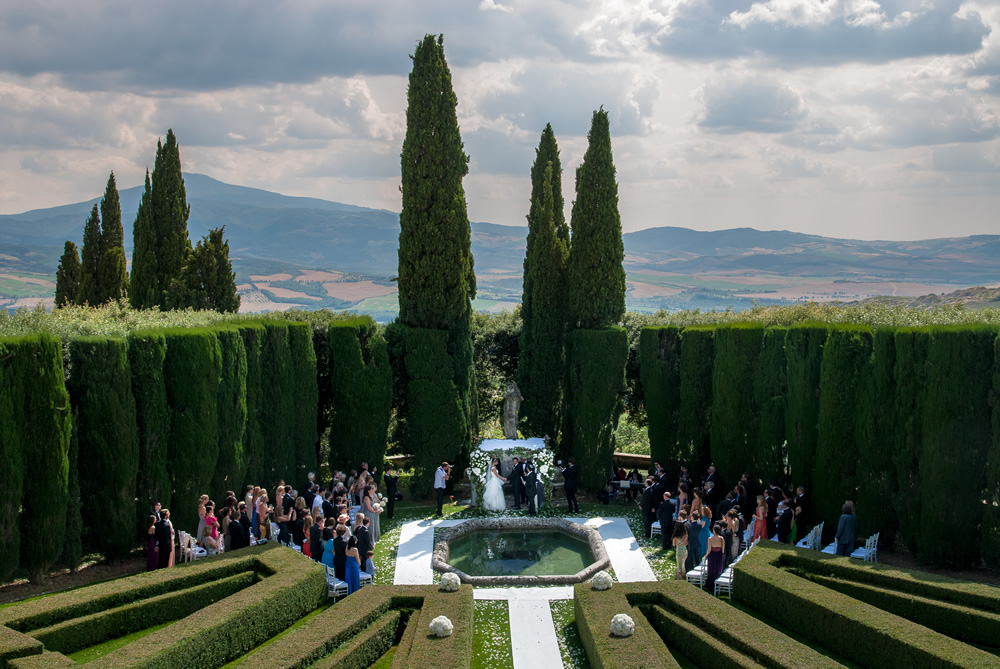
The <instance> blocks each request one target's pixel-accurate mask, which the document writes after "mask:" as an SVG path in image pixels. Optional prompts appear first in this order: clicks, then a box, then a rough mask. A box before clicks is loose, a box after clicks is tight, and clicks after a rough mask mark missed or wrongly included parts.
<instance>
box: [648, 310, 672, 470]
mask: <svg viewBox="0 0 1000 669" xmlns="http://www.w3.org/2000/svg"><path fill="white" fill-rule="evenodd" d="M680 353H681V340H680V330H679V329H678V328H677V327H665V328H643V329H642V332H641V333H640V335H639V359H640V367H639V371H640V375H641V379H642V388H643V394H644V397H645V406H646V416H647V417H648V420H649V452H650V456H651V457H652V459H653V461H659V462H660V463H662V464H663V466H664V467H665V468H667V470H668V471H674V470H676V469H677V466H678V465H679V464H680V459H681V458H680V453H678V448H677V414H678V411H679V410H680V405H681V395H680Z"/></svg>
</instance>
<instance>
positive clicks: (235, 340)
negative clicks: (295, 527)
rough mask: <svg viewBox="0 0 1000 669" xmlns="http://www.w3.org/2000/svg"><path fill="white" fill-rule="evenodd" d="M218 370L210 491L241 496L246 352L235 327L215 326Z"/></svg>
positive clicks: (244, 458) (243, 459)
mask: <svg viewBox="0 0 1000 669" xmlns="http://www.w3.org/2000/svg"><path fill="white" fill-rule="evenodd" d="M215 336H216V338H218V340H219V354H220V370H221V375H220V377H219V392H218V395H217V398H218V399H217V401H216V407H217V411H218V420H219V457H218V459H217V460H216V463H215V467H214V469H215V475H214V476H213V477H212V488H211V490H212V492H213V493H214V494H216V495H221V494H222V493H223V492H224V491H225V490H232V491H234V492H235V493H236V494H237V496H238V497H239V496H241V495H242V488H243V477H244V471H245V469H246V456H245V453H244V451H243V435H244V434H245V433H246V425H247V352H246V347H245V346H244V345H243V338H242V337H241V336H240V332H239V331H238V330H236V329H235V328H227V327H220V328H216V330H215Z"/></svg>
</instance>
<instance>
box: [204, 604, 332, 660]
mask: <svg viewBox="0 0 1000 669" xmlns="http://www.w3.org/2000/svg"><path fill="white" fill-rule="evenodd" d="M331 606H332V603H330V604H324V605H323V606H320V607H319V608H318V609H316V610H315V611H312V612H311V613H307V614H306V615H305V616H304V617H302V618H299V619H298V620H297V621H295V623H294V624H293V625H292V626H291V627H289V628H288V629H286V630H282V631H281V632H280V633H279V634H277V635H275V636H273V637H271V638H270V639H268V640H267V641H265V642H264V643H262V644H261V645H259V646H257V647H256V648H254V649H253V650H251V651H250V652H249V653H247V654H246V655H244V656H242V657H239V658H237V659H235V660H233V661H232V662H230V663H229V664H226V665H223V667H222V669H229V668H230V667H235V666H236V665H238V664H241V663H243V662H247V661H250V662H253V661H254V655H255V654H256V653H257V652H258V651H260V650H261V649H262V648H266V647H267V646H269V645H271V644H272V643H274V642H275V641H277V640H278V639H280V638H281V637H283V636H285V635H286V634H289V633H290V632H292V631H293V630H295V629H297V628H298V627H300V626H302V625H304V624H306V623H307V622H309V621H310V620H312V619H313V618H315V617H316V616H318V615H319V614H321V613H323V612H324V611H326V610H327V609H328V608H330V607H331Z"/></svg>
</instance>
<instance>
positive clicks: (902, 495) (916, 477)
mask: <svg viewBox="0 0 1000 669" xmlns="http://www.w3.org/2000/svg"><path fill="white" fill-rule="evenodd" d="M894 339H895V344H896V370H895V371H896V373H895V377H896V391H897V394H896V416H897V420H898V431H897V441H896V448H895V449H894V450H893V456H892V459H893V465H894V467H895V470H896V481H897V486H896V490H895V493H894V494H893V497H892V502H893V506H894V507H895V509H896V517H897V518H898V519H899V531H900V534H901V535H902V537H903V540H904V541H905V542H906V546H907V548H909V549H910V551H911V552H916V550H917V541H918V540H919V538H920V507H921V504H920V498H921V496H922V495H923V493H924V491H923V490H922V489H921V487H920V450H921V442H922V439H923V435H922V432H923V423H924V421H923V407H924V394H925V393H926V392H927V383H928V378H927V355H928V352H929V351H930V343H931V338H930V333H929V332H928V331H926V330H923V329H920V328H900V329H898V330H896V334H895V337H894Z"/></svg>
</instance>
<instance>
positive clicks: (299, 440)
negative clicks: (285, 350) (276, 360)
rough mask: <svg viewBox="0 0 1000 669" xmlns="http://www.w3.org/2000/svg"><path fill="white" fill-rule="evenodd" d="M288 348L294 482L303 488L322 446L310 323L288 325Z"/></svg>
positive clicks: (314, 353) (314, 469) (312, 470)
mask: <svg viewBox="0 0 1000 669" xmlns="http://www.w3.org/2000/svg"><path fill="white" fill-rule="evenodd" d="M288 347H289V350H290V351H291V356H292V374H293V384H294V385H293V395H292V400H293V402H294V406H293V407H292V408H293V424H292V440H293V443H294V444H295V473H294V474H293V477H294V478H293V479H292V480H294V481H296V483H298V484H299V485H301V482H302V481H305V480H306V474H307V473H308V472H315V471H316V463H317V451H318V446H319V441H318V440H319V432H318V431H317V429H316V404H317V403H318V402H319V396H318V393H319V390H318V388H317V387H316V351H315V350H314V349H313V333H312V327H310V325H309V324H308V323H289V324H288ZM372 409H374V407H372ZM383 439H384V436H383ZM376 462H381V461H376ZM296 488H298V485H297V486H296ZM299 492H300V493H301V492H304V491H302V490H300V491H299Z"/></svg>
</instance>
